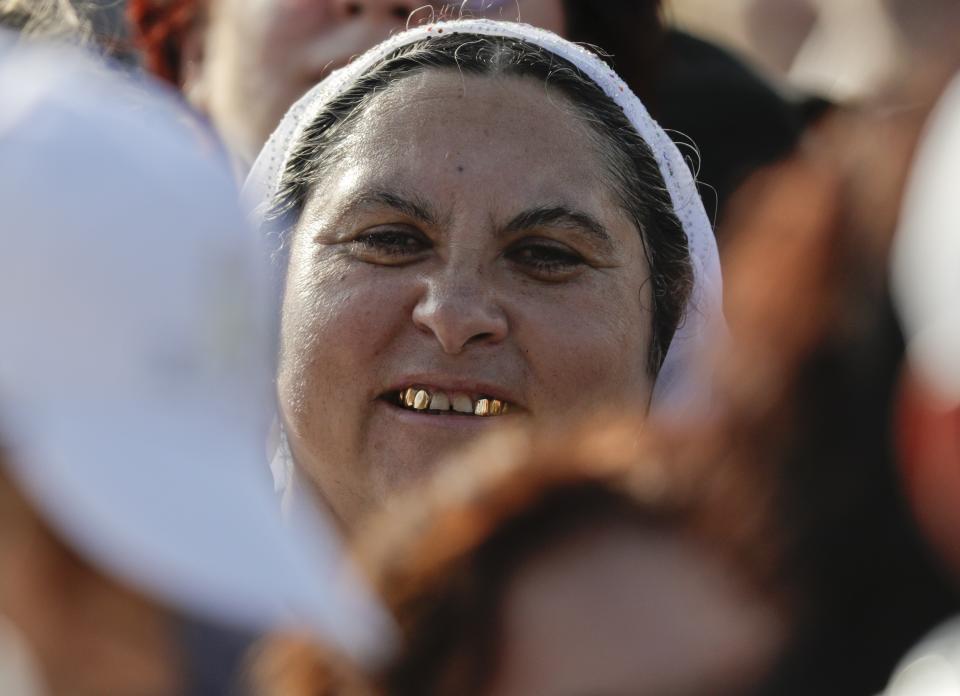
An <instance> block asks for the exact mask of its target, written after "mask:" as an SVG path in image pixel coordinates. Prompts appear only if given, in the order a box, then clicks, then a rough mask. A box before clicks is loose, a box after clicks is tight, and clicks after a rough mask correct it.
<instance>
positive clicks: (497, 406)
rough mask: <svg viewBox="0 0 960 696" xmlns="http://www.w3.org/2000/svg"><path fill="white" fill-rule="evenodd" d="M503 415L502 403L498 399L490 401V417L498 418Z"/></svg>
mask: <svg viewBox="0 0 960 696" xmlns="http://www.w3.org/2000/svg"><path fill="white" fill-rule="evenodd" d="M501 413H503V402H502V401H500V400H499V399H492V400H491V401H490V415H491V416H499V415H500V414H501Z"/></svg>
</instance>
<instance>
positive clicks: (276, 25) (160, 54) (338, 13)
mask: <svg viewBox="0 0 960 696" xmlns="http://www.w3.org/2000/svg"><path fill="white" fill-rule="evenodd" d="M424 4H425V3H423V2H419V1H417V0H309V1H308V0H293V1H290V2H288V1H284V0H129V16H130V19H131V24H132V31H133V36H134V40H135V42H136V43H137V45H139V46H140V47H141V49H142V50H143V55H144V62H145V64H146V67H147V68H148V69H149V70H150V71H151V72H152V73H154V74H155V75H157V76H159V77H161V78H162V79H164V80H167V81H169V82H170V83H172V84H173V85H175V86H176V87H178V88H179V89H181V90H182V91H183V93H184V96H185V97H186V99H187V101H188V102H190V103H191V104H192V105H193V106H194V107H196V108H197V109H198V110H199V111H200V112H201V113H203V114H205V115H206V116H207V117H208V118H209V119H210V122H211V123H212V124H213V127H214V128H215V129H216V130H217V131H218V132H219V133H220V135H221V136H222V137H223V139H224V141H225V143H226V145H227V148H228V149H229V151H230V152H231V153H232V154H233V155H234V156H235V157H236V159H237V165H238V168H239V170H240V171H241V172H242V173H246V171H247V169H248V168H249V166H250V164H251V163H252V162H253V160H254V158H255V157H256V155H257V153H258V152H259V151H260V148H261V147H262V146H263V143H264V142H265V141H266V139H267V136H269V135H270V133H271V132H272V131H273V129H274V128H275V127H276V125H277V124H278V123H279V122H280V119H281V117H282V116H283V114H284V112H286V110H287V108H289V107H290V105H291V104H293V103H294V102H295V101H296V100H297V99H298V98H299V97H300V96H301V95H302V94H303V93H304V92H306V91H307V90H308V89H310V88H311V87H313V85H315V84H316V83H317V82H320V80H322V79H323V78H324V77H326V76H327V75H329V74H330V72H331V71H332V70H334V69H336V68H339V67H342V66H343V65H345V64H346V63H347V62H348V61H349V60H350V59H351V58H353V57H355V56H357V55H359V54H360V53H363V52H364V51H365V50H367V49H368V48H370V47H371V46H373V45H374V44H376V43H378V42H380V41H382V40H384V39H385V38H387V37H388V36H389V35H390V34H391V33H393V32H396V31H399V30H401V29H403V28H404V27H405V26H406V25H407V22H408V19H409V18H410V15H411V13H413V12H414V10H416V9H417V8H418V7H421V6H423V5H424ZM425 16H427V17H428V16H429V12H428V13H426V14H425Z"/></svg>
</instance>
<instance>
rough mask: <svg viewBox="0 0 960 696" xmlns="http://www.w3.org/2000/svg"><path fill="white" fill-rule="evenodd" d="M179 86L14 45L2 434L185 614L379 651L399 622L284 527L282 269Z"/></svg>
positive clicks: (322, 550)
mask: <svg viewBox="0 0 960 696" xmlns="http://www.w3.org/2000/svg"><path fill="white" fill-rule="evenodd" d="M236 195H237V193H236V189H235V185H234V181H233V180H232V177H231V175H230V173H229V170H228V167H227V165H226V163H225V162H224V161H223V160H222V158H221V157H220V154H219V150H218V148H217V146H216V145H215V142H214V140H213V139H211V138H210V137H209V136H208V135H207V134H206V133H205V132H204V130H203V128H202V127H201V126H199V125H198V124H197V123H196V122H195V121H194V120H192V119H191V118H190V117H189V116H188V115H187V114H186V113H185V111H183V110H181V108H180V106H179V104H178V103H177V102H176V101H175V100H174V98H173V97H171V96H169V95H167V94H165V93H161V92H160V91H159V89H158V88H155V87H148V86H146V85H143V84H133V82H132V79H131V78H129V77H125V76H121V75H120V74H118V73H116V72H114V71H113V70H112V69H107V68H104V67H102V66H100V65H99V64H95V63H94V62H93V61H92V60H88V59H87V58H86V57H85V56H82V55H81V54H79V53H77V52H72V51H71V52H67V51H66V50H65V49H56V50H54V49H50V48H44V49H41V48H37V47H34V48H25V47H17V48H11V46H10V42H9V41H8V40H6V39H3V38H2V37H0V216H2V225H0V445H2V446H3V448H4V449H5V451H6V453H7V456H6V460H8V465H9V472H8V473H9V474H10V475H12V477H13V479H14V481H15V482H16V483H17V484H18V485H19V486H20V487H21V488H22V491H23V493H24V494H25V495H26V496H27V497H28V499H29V500H30V501H31V502H32V503H33V504H34V505H35V507H36V508H37V510H38V512H40V513H41V514H42V515H43V517H44V518H45V520H47V522H48V523H49V524H50V525H51V527H52V528H53V529H54V530H55V531H56V532H57V533H58V534H59V535H60V536H61V537H62V538H63V539H64V540H65V541H66V542H68V543H69V544H71V545H72V546H73V547H74V548H75V549H76V550H77V551H78V552H79V553H80V554H81V555H83V556H84V557H85V558H87V559H88V560H89V561H90V562H91V563H93V564H95V565H96V566H98V567H99V568H101V569H103V570H104V571H106V572H107V573H109V574H110V575H112V576H114V577H116V578H118V579H120V580H121V581H124V582H126V583H128V584H131V585H133V586H135V587H137V588H139V589H141V590H142V591H144V592H146V593H147V594H149V595H151V596H153V597H155V598H156V599H158V600H160V601H162V602H163V603H166V604H168V605H170V606H173V607H175V608H178V609H180V610H183V611H186V612H189V613H193V614H199V615H202V616H204V617H205V618H209V619H213V620H216V621H220V622H224V623H228V624H233V625H237V626H243V627H246V628H252V629H255V630H268V629H276V628H279V627H289V628H297V629H303V630H313V631H314V632H315V633H317V634H320V635H322V636H325V637H326V638H327V639H328V640H331V641H332V642H333V644H335V645H337V646H338V647H340V648H341V649H343V650H345V651H346V652H348V654H350V655H352V656H353V657H355V658H357V659H360V660H367V659H375V658H376V656H377V654H378V653H379V651H380V650H381V649H382V648H383V647H384V646H385V644H386V643H385V639H386V637H387V636H389V635H390V624H389V622H388V621H387V619H386V618H385V615H384V614H383V613H382V612H381V611H380V609H379V607H378V605H376V604H375V603H374V601H373V600H372V598H371V596H370V595H368V594H367V593H366V592H365V590H364V588H363V587H362V586H361V585H360V584H359V583H358V582H357V581H356V580H355V579H351V575H350V573H349V571H348V570H346V569H345V568H344V567H343V564H342V557H341V554H340V548H339V545H338V543H337V541H336V539H335V537H334V534H333V533H332V531H330V530H329V529H328V528H326V529H325V528H323V527H322V526H314V527H310V526H308V525H306V524H305V525H296V524H291V523H289V522H287V521H284V520H282V519H281V516H280V513H279V503H278V500H277V499H276V498H275V496H274V494H273V490H272V484H271V478H270V473H269V469H268V467H267V464H266V457H265V434H266V425H267V424H268V422H269V419H270V417H271V414H272V405H273V400H272V388H271V382H272V371H273V367H272V360H273V358H272V356H273V353H274V350H273V341H272V336H273V334H274V332H273V326H274V320H272V319H271V311H270V308H271V307H272V306H273V303H272V302H271V299H270V297H269V295H268V289H267V287H268V286H267V279H266V260H265V255H264V253H263V250H262V249H261V247H260V240H259V236H258V235H256V234H255V233H254V232H253V231H252V230H251V229H249V228H248V226H247V224H246V222H245V219H244V216H243V214H242V213H241V211H240V209H239V207H238V204H237V202H236Z"/></svg>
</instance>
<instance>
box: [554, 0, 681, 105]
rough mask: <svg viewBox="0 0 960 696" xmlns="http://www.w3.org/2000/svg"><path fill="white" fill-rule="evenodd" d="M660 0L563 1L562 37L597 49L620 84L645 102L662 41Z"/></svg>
mask: <svg viewBox="0 0 960 696" xmlns="http://www.w3.org/2000/svg"><path fill="white" fill-rule="evenodd" d="M661 5H662V0H603V1H602V2H597V1H596V0H563V9H564V14H565V16H566V22H567V27H566V29H567V32H566V36H567V38H568V39H570V40H571V41H576V42H578V43H585V44H590V45H592V46H597V47H598V48H599V49H600V50H601V51H602V52H603V53H604V54H606V55H608V56H609V60H610V63H611V64H612V65H613V67H614V68H615V69H616V71H617V73H618V74H619V75H620V77H622V78H623V80H624V82H626V83H627V84H628V85H630V87H631V89H633V91H634V92H636V93H637V94H639V95H640V97H641V98H642V99H643V100H644V101H645V102H646V101H649V99H650V97H651V95H652V91H653V83H654V79H655V77H654V76H655V72H656V69H657V68H658V67H659V65H660V60H659V56H660V52H661V50H662V49H663V45H664V40H665V26H664V22H663V19H662V17H661Z"/></svg>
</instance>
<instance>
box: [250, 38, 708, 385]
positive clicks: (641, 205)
mask: <svg viewBox="0 0 960 696" xmlns="http://www.w3.org/2000/svg"><path fill="white" fill-rule="evenodd" d="M429 69H441V70H446V69H455V70H459V71H460V72H461V73H463V74H468V75H480V76H483V75H511V76H518V77H533V78H535V79H537V80H539V81H542V82H543V83H545V84H546V85H549V86H550V87H551V88H552V89H554V90H556V91H557V92H559V93H560V94H562V95H564V96H565V97H566V98H567V99H569V100H570V102H571V103H572V104H573V105H574V107H575V108H576V109H577V110H578V111H579V113H580V115H581V116H582V117H583V119H584V122H585V123H586V124H587V125H588V127H589V129H590V130H591V131H592V132H593V133H594V134H595V136H596V138H597V141H598V143H597V149H598V151H599V154H600V156H601V157H602V158H603V160H604V164H605V165H606V168H607V171H608V173H609V180H608V182H607V183H608V185H609V186H610V188H611V189H612V190H613V192H614V194H615V195H616V196H617V197H618V199H619V202H620V205H621V207H622V208H623V210H624V211H625V212H626V213H627V214H628V216H629V217H630V219H631V221H632V222H633V224H634V226H635V227H636V229H637V231H638V233H639V234H640V237H641V240H642V242H643V247H644V251H645V254H646V257H647V262H648V265H649V268H650V283H651V286H652V293H651V294H652V297H653V307H652V313H653V321H652V336H651V348H650V353H649V355H648V371H649V372H650V373H651V374H652V375H656V374H657V372H658V371H659V369H660V365H661V364H662V362H663V359H664V357H665V356H666V352H667V349H668V347H669V346H670V342H671V340H672V339H673V335H674V332H675V331H676V329H677V327H678V326H679V325H680V322H681V321H682V318H683V312H684V309H685V307H686V303H687V298H688V297H689V294H690V292H691V289H692V283H693V272H692V267H691V264H690V251H689V248H688V246H687V239H686V234H685V233H684V231H683V228H682V226H681V224H680V221H679V219H678V218H677V216H676V213H675V212H674V210H673V204H672V202H671V200H670V195H669V192H668V191H667V189H666V185H665V183H664V180H663V176H662V175H661V173H660V170H659V168H658V166H657V163H656V160H655V159H654V157H653V153H652V152H651V150H650V146H649V145H648V144H647V143H646V142H645V141H644V140H643V138H642V137H641V136H640V134H639V133H638V132H637V130H636V128H634V127H633V126H632V125H631V124H630V122H629V121H628V120H627V118H626V116H625V115H624V113H623V111H622V110H621V109H620V108H619V107H618V106H617V105H616V104H615V103H614V102H613V101H612V100H611V99H610V98H609V97H607V96H606V94H604V92H603V90H602V89H601V88H600V87H599V86H598V85H596V84H595V83H594V82H593V81H592V80H590V79H589V78H587V77H586V76H585V75H584V74H583V73H582V72H581V71H580V70H579V69H578V68H577V67H576V66H575V65H573V64H572V63H569V62H568V61H566V60H564V59H562V58H560V57H558V56H556V55H553V54H552V53H550V52H549V51H547V50H545V49H542V48H539V47H537V46H533V45H530V44H528V43H526V42H523V41H519V40H516V39H510V38H504V37H495V36H480V35H474V34H462V33H455V34H447V35H445V36H436V37H434V38H431V39H425V40H422V41H418V42H416V43H413V44H409V45H406V46H403V47H401V48H399V49H397V50H396V51H395V52H394V53H393V54H391V55H389V56H386V57H385V58H384V59H383V60H381V61H380V62H379V63H377V64H376V65H375V66H373V67H372V68H371V69H369V70H368V71H367V72H366V73H365V74H364V75H362V76H361V77H360V78H359V79H357V80H356V82H355V83H354V84H353V86H352V87H350V88H349V89H347V90H346V91H344V92H343V93H342V94H341V95H339V96H338V97H336V98H334V99H333V100H332V101H331V102H330V103H329V104H327V105H326V107H325V108H324V109H323V110H322V111H321V113H320V114H318V115H317V116H316V118H315V119H314V120H313V122H312V123H310V124H308V126H307V127H306V129H305V131H304V134H303V136H302V137H301V140H300V142H298V143H296V144H295V145H294V151H293V154H292V155H291V156H290V159H289V161H288V163H287V168H286V171H285V172H284V173H283V178H282V180H281V184H280V188H279V191H278V193H277V195H276V196H275V198H274V200H273V201H272V204H271V206H270V210H269V212H268V213H267V215H266V226H267V228H268V230H270V231H271V232H272V233H273V234H275V235H277V236H278V238H280V239H281V240H282V239H283V238H284V237H285V236H286V235H287V234H288V233H289V232H290V231H291V230H292V229H293V228H294V227H295V225H296V223H297V221H298V220H299V217H300V214H301V212H302V209H303V206H304V205H305V202H306V199H307V196H308V194H309V192H310V191H311V190H312V189H313V188H314V187H315V186H316V184H317V183H318V181H319V180H320V179H321V178H322V177H323V175H324V172H325V169H326V167H327V166H328V164H329V163H330V162H331V161H332V160H333V159H334V158H335V157H336V155H337V154H338V152H339V151H338V148H339V145H340V144H341V143H342V142H343V140H344V137H345V135H346V134H347V133H349V130H350V128H352V126H353V124H354V123H355V122H356V120H357V118H358V116H359V115H360V114H362V113H363V111H364V110H365V108H366V107H367V105H369V104H370V102H371V101H372V99H373V98H374V97H375V96H376V95H377V94H379V93H380V92H382V91H383V90H384V89H386V88H387V87H389V86H390V85H391V84H393V83H394V82H397V81H399V80H401V79H403V78H405V77H409V76H411V75H415V74H417V73H420V72H423V71H425V70H429ZM281 243H282V241H281Z"/></svg>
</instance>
